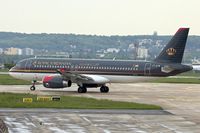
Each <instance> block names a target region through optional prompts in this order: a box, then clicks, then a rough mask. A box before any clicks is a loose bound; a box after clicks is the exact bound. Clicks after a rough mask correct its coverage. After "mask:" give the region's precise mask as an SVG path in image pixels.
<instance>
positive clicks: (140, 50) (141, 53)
mask: <svg viewBox="0 0 200 133" xmlns="http://www.w3.org/2000/svg"><path fill="white" fill-rule="evenodd" d="M147 56H148V49H146V48H138V58H142V59H146V58H147Z"/></svg>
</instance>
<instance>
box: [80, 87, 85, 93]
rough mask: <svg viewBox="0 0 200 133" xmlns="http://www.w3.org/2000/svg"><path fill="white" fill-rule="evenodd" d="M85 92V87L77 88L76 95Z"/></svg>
mask: <svg viewBox="0 0 200 133" xmlns="http://www.w3.org/2000/svg"><path fill="white" fill-rule="evenodd" d="M86 92H87V88H86V87H79V88H78V93H86Z"/></svg>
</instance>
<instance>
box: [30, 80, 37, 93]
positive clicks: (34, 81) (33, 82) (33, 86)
mask: <svg viewBox="0 0 200 133" xmlns="http://www.w3.org/2000/svg"><path fill="white" fill-rule="evenodd" d="M36 82H37V81H36V80H33V81H32V86H31V87H30V90H31V91H34V90H35V89H36V88H35V84H36Z"/></svg>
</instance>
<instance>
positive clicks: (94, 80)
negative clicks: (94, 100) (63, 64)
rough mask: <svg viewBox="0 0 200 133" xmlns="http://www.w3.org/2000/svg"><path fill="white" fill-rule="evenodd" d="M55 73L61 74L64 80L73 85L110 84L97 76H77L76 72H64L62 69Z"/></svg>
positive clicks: (107, 80) (105, 79)
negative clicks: (73, 83)
mask: <svg viewBox="0 0 200 133" xmlns="http://www.w3.org/2000/svg"><path fill="white" fill-rule="evenodd" d="M57 72H58V73H59V74H61V75H62V76H63V78H64V79H66V80H71V81H72V82H75V83H79V82H81V83H88V84H105V83H109V82H110V80H109V79H107V78H105V77H103V76H98V75H90V74H79V73H77V72H70V71H65V70H64V69H59V70H57Z"/></svg>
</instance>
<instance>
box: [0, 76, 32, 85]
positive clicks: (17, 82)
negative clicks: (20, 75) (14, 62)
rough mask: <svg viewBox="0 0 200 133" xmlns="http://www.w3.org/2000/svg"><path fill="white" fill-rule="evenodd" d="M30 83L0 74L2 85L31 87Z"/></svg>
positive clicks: (0, 83)
mask: <svg viewBox="0 0 200 133" xmlns="http://www.w3.org/2000/svg"><path fill="white" fill-rule="evenodd" d="M30 84H31V82H30V81H25V80H20V79H15V78H13V77H11V76H10V75H8V74H0V85H30Z"/></svg>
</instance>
